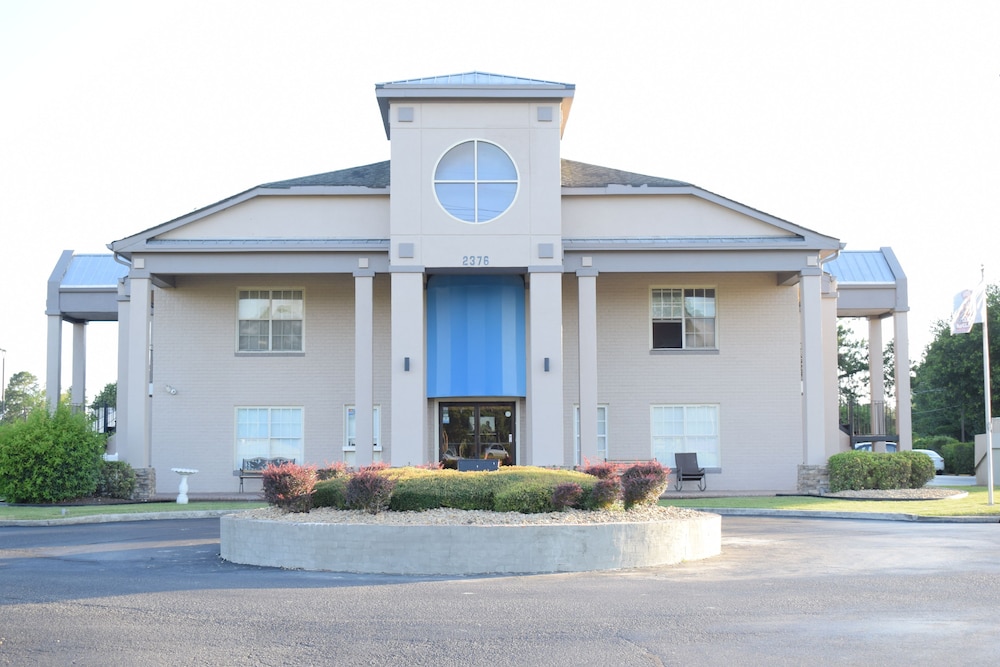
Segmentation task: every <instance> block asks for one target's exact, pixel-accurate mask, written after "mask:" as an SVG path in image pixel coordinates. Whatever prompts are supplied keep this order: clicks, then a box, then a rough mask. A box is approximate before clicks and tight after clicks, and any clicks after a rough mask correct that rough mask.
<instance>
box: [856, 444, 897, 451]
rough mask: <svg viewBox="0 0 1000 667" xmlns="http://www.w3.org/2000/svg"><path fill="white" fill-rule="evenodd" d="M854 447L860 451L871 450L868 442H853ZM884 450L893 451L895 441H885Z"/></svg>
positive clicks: (894, 449)
mask: <svg viewBox="0 0 1000 667" xmlns="http://www.w3.org/2000/svg"><path fill="white" fill-rule="evenodd" d="M854 449H856V450H858V451H861V452H870V451H872V443H870V442H858V443H855V445H854ZM885 451H887V452H894V451H896V443H894V442H887V443H885Z"/></svg>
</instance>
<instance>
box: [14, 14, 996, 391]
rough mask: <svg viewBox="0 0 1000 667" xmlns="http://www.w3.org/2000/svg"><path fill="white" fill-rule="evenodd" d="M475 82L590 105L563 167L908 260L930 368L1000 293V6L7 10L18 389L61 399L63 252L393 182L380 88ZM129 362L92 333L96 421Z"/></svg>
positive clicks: (579, 113)
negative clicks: (970, 308) (360, 184)
mask: <svg viewBox="0 0 1000 667" xmlns="http://www.w3.org/2000/svg"><path fill="white" fill-rule="evenodd" d="M471 70H481V71H486V72H493V73H499V74H509V75H514V76H523V77H529V78H539V79H548V80H553V81H559V82H564V83H573V84H576V87H577V88H576V97H575V99H574V102H573V109H572V113H571V115H570V119H569V124H568V126H567V129H566V134H565V137H564V139H563V147H562V154H563V157H565V158H568V159H573V160H579V161H582V162H589V163H593V164H599V165H602V166H606V167H614V168H618V169H624V170H628V171H634V172H639V173H644V174H650V175H654V176H662V177H667V178H674V179H678V180H682V181H687V182H690V183H694V184H695V185H698V186H700V187H702V188H704V189H706V190H710V191H712V192H715V193H718V194H720V195H723V196H725V197H728V198H730V199H734V200H736V201H738V202H740V203H743V204H746V205H748V206H751V207H753V208H756V209H759V210H762V211H764V212H766V213H769V214H771V215H775V216H778V217H780V218H783V219H785V220H789V221H791V222H793V223H795V224H798V225H802V226H804V227H807V228H810V229H813V230H816V231H818V232H821V233H823V234H827V235H830V236H834V237H837V238H839V239H840V240H841V241H843V242H845V243H846V244H847V248H848V249H851V250H867V249H877V248H879V247H881V246H891V247H892V248H893V249H894V251H895V252H896V255H897V256H898V258H899V260H900V262H901V263H902V265H903V268H904V270H905V271H906V273H907V276H908V278H909V294H910V306H911V314H910V336H911V338H910V343H911V346H910V353H911V356H912V357H913V358H914V359H919V357H920V355H921V353H922V351H923V349H924V348H925V347H926V345H927V344H928V343H929V342H930V340H931V337H930V330H931V327H932V325H933V323H934V322H935V321H937V320H939V319H944V318H947V317H948V315H949V309H950V304H951V297H952V295H953V294H954V293H955V292H957V291H959V290H960V289H961V288H963V287H966V286H971V285H974V284H975V283H976V282H978V280H979V272H980V265H982V264H986V270H987V280H988V281H989V282H998V281H1000V266H998V265H997V264H998V262H997V260H996V259H994V262H993V265H992V266H991V265H990V259H991V255H992V256H993V257H994V258H996V257H997V250H998V243H997V238H998V234H997V231H996V230H997V223H998V203H997V199H998V194H1000V192H998V190H1000V167H998V164H1000V2H996V1H994V0H991V1H985V0H984V1H976V0H964V1H962V2H955V1H953V0H949V1H940V2H920V1H917V0H906V1H902V2H895V1H879V0H865V1H859V2H850V1H839V2H821V1H810V2H802V1H801V0H794V1H788V2H781V1H771V0H762V1H754V2H748V1H745V0H719V1H714V2H713V1H698V2H690V1H684V2H675V1H672V0H650V1H630V0H619V1H618V2H613V3H608V2H603V1H602V2H596V1H595V2H590V1H588V0H573V1H560V0H545V1H544V2H539V1H537V0H507V1H506V2H504V3H478V2H468V1H467V0H463V1H455V2H451V1H447V2H444V1H442V2H436V1H434V0H427V1H426V2H412V1H401V0H383V1H381V2H378V3H364V2H334V1H332V0H331V1H329V2H314V1H290V0H285V1H282V2H277V1H275V2H253V1H249V0H239V1H235V0H234V1H215V2H213V1H211V0H197V1H193V2H192V1H188V0H170V1H169V2H155V1H147V2H134V1H128V2H111V1H109V2H96V1H86V0H72V1H68V0H67V1H59V0H0V91H2V95H3V102H2V104H0V286H2V289H3V295H4V296H3V302H2V303H3V317H2V319H0V348H4V349H6V350H7V353H6V363H5V371H6V378H9V377H10V375H11V374H12V373H14V372H17V371H29V372H31V373H33V374H35V375H36V376H37V377H38V378H39V380H40V381H42V382H44V381H45V374H46V373H45V337H46V320H45V314H44V312H45V287H46V281H47V280H48V277H49V274H50V273H51V271H52V269H53V267H54V266H55V263H56V261H57V260H58V259H59V256H60V253H61V252H62V251H63V250H65V249H72V250H75V251H76V252H78V253H82V252H108V250H107V247H106V245H107V244H108V243H109V242H111V241H114V240H117V239H120V238H123V237H126V236H129V235H131V234H134V233H136V232H139V231H141V230H144V229H147V228H149V227H152V226H154V225H157V224H159V223H162V222H165V221H167V220H171V219H173V218H175V217H178V216H180V215H183V214H185V213H189V212H190V211H192V210H195V209H197V208H201V207H202V206H205V205H207V204H211V203H213V202H216V201H219V200H221V199H224V198H226V197H228V196H230V195H233V194H236V193H238V192H241V191H243V190H246V189H248V188H250V187H253V186H255V185H258V184H260V183H265V182H269V181H275V180H281V179H286V178H292V177H296V176H304V175H308V174H314V173H320V172H325V171H332V170H335V169H341V168H346V167H351V166H357V165H362V164H369V163H371V162H377V161H381V160H385V159H388V157H389V142H388V141H387V140H386V138H385V134H384V132H383V129H382V125H381V118H380V116H379V112H378V107H377V104H376V101H375V91H374V85H375V84H376V83H380V82H385V81H395V80H400V79H408V78H415V77H422V76H431V75H439V74H452V73H458V72H466V71H471ZM863 330H864V328H863ZM890 336H891V328H887V329H886V340H887V341H888V340H889V337H890ZM63 338H64V341H65V347H66V348H67V350H69V347H70V343H71V339H72V336H71V333H70V330H69V329H68V328H67V329H66V330H65V333H64V336H63ZM115 345H116V335H115V325H114V324H110V323H95V324H92V325H91V326H90V327H88V376H87V385H88V386H87V398H88V400H89V399H92V398H93V397H94V396H95V395H96V394H97V393H98V392H99V391H100V390H101V388H102V387H103V386H104V385H105V384H106V383H108V382H113V381H115V379H116V377H115V363H116V356H115ZM64 359H65V361H64V366H63V378H64V379H63V389H65V388H66V387H67V386H68V385H69V383H70V377H71V372H70V371H71V364H70V359H71V356H70V354H69V353H68V352H67V354H66V356H65V357H64ZM6 378H5V381H6Z"/></svg>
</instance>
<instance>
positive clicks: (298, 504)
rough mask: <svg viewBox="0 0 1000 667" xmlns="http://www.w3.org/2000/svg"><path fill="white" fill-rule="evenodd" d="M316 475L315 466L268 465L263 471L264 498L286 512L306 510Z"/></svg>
mask: <svg viewBox="0 0 1000 667" xmlns="http://www.w3.org/2000/svg"><path fill="white" fill-rule="evenodd" d="M316 477H317V475H316V466H303V465H298V464H295V463H285V464H282V465H280V466H275V465H269V466H268V467H266V468H264V472H263V480H264V500H266V501H267V502H268V504H269V505H274V506H275V507H278V508H280V509H282V510H284V511H286V512H308V511H309V510H310V509H312V492H313V488H314V487H315V486H316Z"/></svg>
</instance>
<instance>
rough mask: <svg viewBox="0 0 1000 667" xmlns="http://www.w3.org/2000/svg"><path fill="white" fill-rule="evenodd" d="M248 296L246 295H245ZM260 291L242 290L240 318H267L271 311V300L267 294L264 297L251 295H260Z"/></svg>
mask: <svg viewBox="0 0 1000 667" xmlns="http://www.w3.org/2000/svg"><path fill="white" fill-rule="evenodd" d="M244 294H247V295H248V296H246V297H244V296H243V295H244ZM259 294H260V292H258V291H256V290H255V291H252V292H245V291H244V292H240V306H239V319H241V320H266V319H268V317H269V312H270V300H269V299H268V298H267V296H264V297H263V298H260V297H257V296H249V295H259ZM265 294H266V293H265Z"/></svg>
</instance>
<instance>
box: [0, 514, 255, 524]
mask: <svg viewBox="0 0 1000 667" xmlns="http://www.w3.org/2000/svg"><path fill="white" fill-rule="evenodd" d="M246 511H247V510H198V511H191V512H185V511H176V512H137V513H134V514H90V515H87V516H74V517H66V518H65V519H63V518H59V519H0V528H7V527H15V526H73V525H77V524H85V523H116V522H121V521H163V520H166V519H211V518H214V517H220V516H224V515H226V514H236V513H238V512H246Z"/></svg>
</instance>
